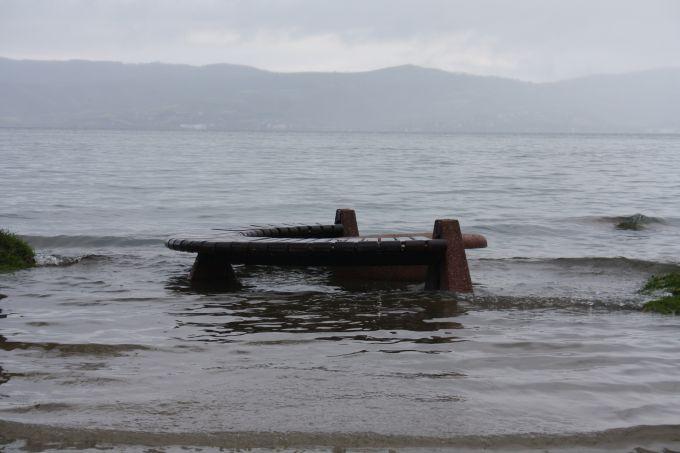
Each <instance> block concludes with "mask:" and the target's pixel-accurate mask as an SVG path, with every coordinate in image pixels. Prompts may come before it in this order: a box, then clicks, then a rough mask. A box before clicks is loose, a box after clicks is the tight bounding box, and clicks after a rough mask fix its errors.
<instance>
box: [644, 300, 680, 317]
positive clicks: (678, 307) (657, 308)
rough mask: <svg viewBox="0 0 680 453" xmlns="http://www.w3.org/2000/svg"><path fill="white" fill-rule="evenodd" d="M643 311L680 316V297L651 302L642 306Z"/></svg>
mask: <svg viewBox="0 0 680 453" xmlns="http://www.w3.org/2000/svg"><path fill="white" fill-rule="evenodd" d="M642 311H653V312H655V313H661V314H664V315H675V314H678V315H680V296H668V297H662V298H661V299H655V300H650V301H649V302H647V303H646V304H644V305H643V306H642Z"/></svg>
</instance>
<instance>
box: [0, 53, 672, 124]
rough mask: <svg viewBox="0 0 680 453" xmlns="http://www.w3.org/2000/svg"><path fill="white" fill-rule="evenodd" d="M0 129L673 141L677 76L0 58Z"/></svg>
mask: <svg viewBox="0 0 680 453" xmlns="http://www.w3.org/2000/svg"><path fill="white" fill-rule="evenodd" d="M0 99H1V100H2V101H3V102H1V103H0V127H57V128H59V127H63V128H85V129H90V128H97V129H101V128H103V129H107V128H115V129H121V128H122V129H181V128H195V129H217V130H300V131H314V130H318V131H420V132H673V133H675V132H680V68H674V67H668V68H660V69H655V70H646V71H637V72H632V73H623V74H597V75H592V76H585V77H579V78H575V79H567V80H562V81H557V82H542V83H537V82H527V81H522V80H517V79H510V78H503V77H497V76H477V75H473V74H467V73H458V72H448V71H444V70H441V69H436V68H424V67H420V66H415V65H401V66H394V67H388V68H382V69H377V70H371V71H363V72H296V73H289V72H286V73H280V72H272V71H267V70H262V69H258V68H253V67H250V66H244V65H232V64H228V63H220V64H212V65H205V66H191V65H184V64H166V63H121V62H99V61H89V60H69V61H41V60H13V59H8V58H3V57H0Z"/></svg>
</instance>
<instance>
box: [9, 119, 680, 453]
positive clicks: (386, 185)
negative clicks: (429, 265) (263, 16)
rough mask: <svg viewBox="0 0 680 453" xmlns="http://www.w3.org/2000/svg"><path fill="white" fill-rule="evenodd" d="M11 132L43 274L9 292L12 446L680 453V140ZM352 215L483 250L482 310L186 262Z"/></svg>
mask: <svg viewBox="0 0 680 453" xmlns="http://www.w3.org/2000/svg"><path fill="white" fill-rule="evenodd" d="M0 137H1V138H2V139H1V140H0V162H1V164H0V165H2V167H1V169H2V177H1V178H0V193H1V194H2V197H0V226H2V227H4V228H9V229H11V230H14V231H17V232H19V233H22V234H24V235H25V236H26V237H27V239H28V240H29V241H30V242H31V243H32V244H33V245H34V246H35V247H36V248H37V249H38V252H39V255H40V256H39V260H40V263H41V266H40V267H38V268H36V269H32V270H29V271H22V272H17V273H14V274H0V293H2V294H6V295H7V296H8V297H7V298H5V299H2V300H0V368H1V369H0V434H1V435H3V436H4V438H5V442H9V443H7V444H6V445H5V447H6V448H8V449H21V448H24V447H26V446H27V445H28V446H29V447H30V446H33V447H35V448H36V449H45V448H48V447H50V446H52V447H54V448H55V449H57V450H58V449H60V448H66V447H78V448H94V447H95V446H100V447H102V446H107V445H113V446H115V447H114V449H127V450H129V451H144V449H145V448H146V447H145V445H147V446H153V447H154V448H161V449H165V450H168V451H173V449H178V450H180V449H181V446H182V445H184V446H187V445H188V446H195V447H200V448H203V449H206V450H209V451H211V450H210V449H216V448H218V447H220V446H227V447H231V448H234V447H257V448H270V447H281V448H283V447H286V448H291V449H294V448H297V447H304V448H308V449H320V450H323V449H325V448H330V447H342V446H350V447H352V446H353V447H356V448H374V449H379V448H381V447H385V448H388V447H389V448H398V449H400V450H402V449H405V450H407V451H408V450H409V449H414V450H419V451H422V450H429V449H432V448H435V447H441V448H448V449H450V448H454V447H461V448H462V447H464V448H466V449H468V450H470V451H474V450H476V449H481V448H484V447H485V446H486V447H489V448H492V449H500V450H502V449H505V448H510V447H512V448H515V449H518V450H523V449H532V448H533V449H554V448H556V447H559V448H560V449H561V450H560V451H562V450H564V451H568V450H570V449H571V451H581V450H583V449H592V450H595V449H608V448H611V449H614V450H617V449H630V448H633V447H636V446H645V447H647V448H652V449H656V450H660V449H661V448H663V447H669V448H672V447H674V446H675V447H677V446H678V441H679V436H678V435H677V434H676V433H677V432H678V431H677V429H676V428H675V425H677V424H678V423H680V396H679V395H680V379H679V378H678V376H679V375H680V373H679V372H680V360H679V359H680V353H679V352H678V351H679V350H680V335H679V333H680V323H679V322H678V320H677V318H676V317H672V316H660V315H652V314H645V313H640V312H639V311H638V308H639V306H640V305H641V304H642V303H643V302H644V300H646V299H645V297H646V296H643V295H640V294H638V292H637V290H638V289H639V287H640V285H641V284H642V282H643V281H644V280H645V279H646V278H647V277H648V276H649V275H651V274H653V273H659V272H665V271H670V270H678V269H680V266H679V264H680V260H679V259H678V256H679V255H678V244H679V243H680V222H679V220H678V219H679V217H678V207H680V205H679V204H678V202H677V200H678V199H680V196H679V195H680V176H678V173H677V169H678V168H680V138H678V137H674V136H441V135H431V136H430V135H398V134H348V135H341V134H259V135H258V134H245V133H244V134H227V133H211V132H208V133H188V132H186V133H185V132H183V133H174V132H173V133H170V132H167V133H166V132H163V133H160V132H159V133H135V132H69V131H20V130H4V131H0ZM343 206H351V207H354V208H355V209H357V212H358V216H359V226H360V228H361V230H362V232H365V233H375V232H380V231H406V232H415V231H426V230H428V229H429V228H431V226H432V222H433V220H434V219H435V218H442V217H457V218H459V219H460V220H461V223H462V225H463V229H464V230H465V231H468V232H479V233H483V234H485V235H486V236H487V237H488V239H489V243H490V247H489V248H488V249H486V250H477V251H471V252H470V254H469V255H470V264H471V271H472V276H473V280H474V282H475V286H476V289H475V296H474V297H469V296H468V297H456V296H454V295H451V294H443V293H426V292H423V291H422V290H421V288H420V286H419V285H406V284H404V285H392V286H386V285H381V284H376V283H364V284H352V283H348V282H344V281H342V280H339V279H337V278H336V277H335V276H334V275H333V274H332V273H331V272H330V271H328V270H325V269H311V270H310V269H277V268H264V267H251V268H240V269H238V272H239V275H240V277H241V278H242V280H243V282H244V283H245V284H246V289H245V290H244V291H242V292H239V293H224V292H210V291H199V290H195V289H192V288H190V287H189V285H188V283H187V281H186V273H187V271H188V269H189V267H190V265H191V262H192V256H191V255H188V254H181V253H177V252H172V251H170V250H167V249H165V248H164V247H163V245H162V241H163V239H164V238H165V237H166V236H167V235H169V234H171V233H172V232H174V231H181V230H186V231H201V230H207V229H210V228H225V227H231V226H239V225H243V224H249V223H257V222H268V221H281V222H298V221H299V222H316V221H319V222H330V221H332V218H333V213H334V209H335V208H336V207H343ZM638 212H641V213H643V214H645V215H646V216H647V217H649V218H650V220H649V222H648V223H646V224H645V225H644V227H643V228H641V229H639V230H621V229H617V228H616V224H617V223H618V222H619V220H618V218H619V217H621V216H627V215H632V214H635V213H638ZM34 425H40V426H49V427H50V428H49V429H42V428H39V427H36V426H34ZM668 425H670V426H668ZM643 426H644V428H643ZM611 430H614V431H611ZM617 430H618V431H617ZM12 439H16V440H12ZM93 439H97V441H95V440H93ZM26 442H28V444H27V443H26ZM33 447H31V448H33Z"/></svg>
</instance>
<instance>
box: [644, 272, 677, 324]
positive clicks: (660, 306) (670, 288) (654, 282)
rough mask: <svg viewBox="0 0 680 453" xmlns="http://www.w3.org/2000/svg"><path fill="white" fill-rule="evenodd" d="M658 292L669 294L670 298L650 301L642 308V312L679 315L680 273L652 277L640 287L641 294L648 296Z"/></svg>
mask: <svg viewBox="0 0 680 453" xmlns="http://www.w3.org/2000/svg"><path fill="white" fill-rule="evenodd" d="M659 291H663V292H666V293H670V296H666V297H662V298H660V299H654V300H650V301H649V302H647V303H646V304H644V305H643V306H642V311H653V312H656V313H663V314H668V315H671V314H680V272H671V273H670V274H666V275H652V276H651V277H650V278H649V280H647V283H645V286H643V287H642V291H641V292H643V293H648V294H650V293H655V292H659Z"/></svg>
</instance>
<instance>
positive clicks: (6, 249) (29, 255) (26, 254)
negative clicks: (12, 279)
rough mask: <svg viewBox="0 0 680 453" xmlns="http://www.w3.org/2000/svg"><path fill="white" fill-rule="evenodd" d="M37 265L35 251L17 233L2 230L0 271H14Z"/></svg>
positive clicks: (0, 238) (0, 232) (0, 237)
mask: <svg viewBox="0 0 680 453" xmlns="http://www.w3.org/2000/svg"><path fill="white" fill-rule="evenodd" d="M33 266H35V252H34V251H33V249H32V248H31V246H30V245H28V243H26V241H24V240H22V239H19V237H17V236H16V235H15V234H13V233H10V232H8V231H4V230H0V272H12V271H18V270H20V269H26V268H29V267H33Z"/></svg>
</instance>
